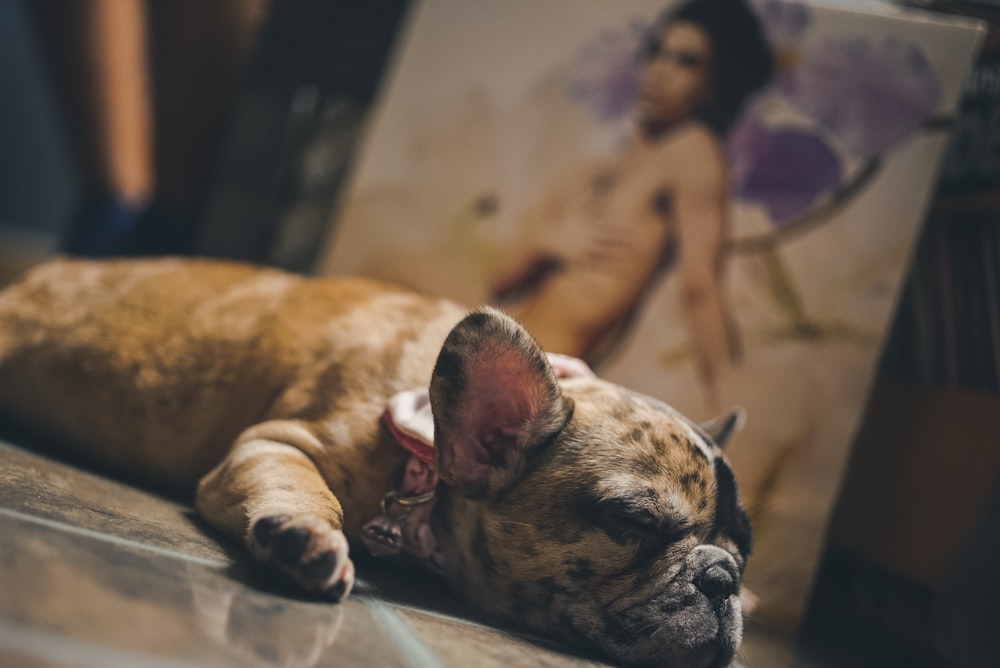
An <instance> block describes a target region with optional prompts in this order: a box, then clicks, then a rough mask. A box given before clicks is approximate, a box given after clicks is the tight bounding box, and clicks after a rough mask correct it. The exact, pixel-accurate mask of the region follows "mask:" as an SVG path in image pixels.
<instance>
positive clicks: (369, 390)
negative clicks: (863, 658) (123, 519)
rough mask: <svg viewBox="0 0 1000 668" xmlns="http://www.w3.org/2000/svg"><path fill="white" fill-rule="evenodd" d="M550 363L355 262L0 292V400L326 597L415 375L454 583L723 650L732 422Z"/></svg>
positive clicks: (570, 636)
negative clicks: (683, 410)
mask: <svg viewBox="0 0 1000 668" xmlns="http://www.w3.org/2000/svg"><path fill="white" fill-rule="evenodd" d="M569 376H570V377H566V378H560V377H558V376H557V374H556V373H555V372H554V371H553V367H552V365H551V364H550V362H549V360H548V358H547V357H546V355H545V354H543V352H542V351H541V350H540V349H539V347H538V346H537V345H536V344H535V342H534V341H533V340H532V338H531V337H530V336H529V335H528V333H527V332H525V330H524V329H523V328H522V327H521V326H520V325H518V324H517V323H516V322H514V321H513V320H512V319H511V318H509V317H508V316H506V315H504V314H503V313H501V312H499V311H497V310H494V309H491V308H481V309H479V310H476V311H473V312H472V313H467V312H466V311H465V310H464V309H462V308H461V307H459V306H457V305H455V304H452V303H450V302H447V301H444V300H439V299H431V298H428V297H423V296H418V295H415V294H412V293H410V292H407V291H404V290H401V289H399V288H396V287H392V286H388V285H384V284H381V283H377V282H373V281H367V280H358V279H307V278H303V277H298V276H293V275H289V274H285V273H281V272H278V271H274V270H262V269H258V268H253V267H249V266H242V265H235V264H226V263H212V262H202V261H182V260H174V259H167V260H143V261H126V260H121V261H111V262H105V263H97V262H84V261H69V260H56V261H53V262H50V263H47V264H44V265H42V266H40V267H38V268H36V269H34V270H32V271H31V272H29V273H28V274H26V275H25V276H24V277H22V278H21V279H20V280H19V281H17V282H16V283H14V284H12V285H11V286H9V287H8V288H7V289H6V290H5V291H3V292H0V409H2V410H3V411H4V412H6V413H8V414H9V415H11V416H13V417H14V418H15V419H17V420H18V421H20V422H22V423H23V424H25V425H27V426H29V427H31V428H33V429H35V430H37V432H39V433H40V434H43V435H45V436H47V437H50V438H54V439H57V440H58V441H60V442H62V443H66V444H71V445H72V446H73V447H74V448H76V449H77V450H79V451H81V452H83V453H86V454H88V455H90V456H92V457H95V458H97V459H98V460H100V461H102V462H104V463H105V464H108V465H111V466H113V467H116V468H118V469H119V470H121V471H123V472H127V473H128V474H130V475H133V476H138V477H141V478H145V479H146V480H149V481H152V482H154V483H156V484H157V485H160V486H162V485H170V486H173V487H176V488H178V489H181V490H188V491H192V490H193V491H195V503H196V506H197V508H198V510H199V511H200V513H201V514H202V516H203V517H204V518H205V519H206V520H207V521H208V522H209V523H210V524H211V525H213V526H214V527H216V528H217V529H219V530H220V531H222V532H223V533H224V534H227V535H229V536H231V537H232V538H234V539H236V540H239V541H242V542H243V543H245V544H246V545H247V547H248V548H249V549H250V551H251V552H252V553H253V554H254V555H255V556H256V558H257V559H259V560H260V561H262V562H264V563H266V564H267V565H269V566H271V567H274V568H276V569H277V570H279V571H281V572H282V573H284V574H285V575H286V576H287V577H289V578H290V579H291V580H293V581H294V582H296V583H298V585H300V586H301V587H303V588H305V589H307V590H309V591H313V592H318V593H320V594H323V595H326V596H328V597H330V598H333V599H339V598H341V597H343V596H345V595H346V594H347V593H348V592H349V590H350V588H351V585H352V583H353V579H354V567H353V565H352V562H351V561H350V560H349V559H348V539H350V541H351V542H352V543H353V544H354V545H355V546H356V547H358V548H361V543H360V541H359V537H360V536H361V534H362V528H363V526H364V525H365V523H366V522H367V521H369V520H371V518H373V517H375V516H378V515H379V513H380V512H381V511H380V502H381V501H382V499H383V497H385V496H386V494H387V492H392V491H393V490H395V489H397V485H398V483H399V479H400V476H401V471H402V470H403V469H404V467H406V466H408V460H409V459H410V455H409V453H408V452H407V451H405V450H403V449H402V448H400V447H399V445H398V443H397V442H396V439H395V438H394V436H393V430H392V429H390V428H389V427H388V425H387V422H386V420H384V419H382V417H383V411H384V409H385V407H386V405H387V402H388V401H389V399H390V397H393V396H394V395H396V394H397V393H399V392H403V391H406V390H412V389H414V388H425V389H426V388H429V396H430V409H431V411H432V413H433V426H434V434H435V435H434V451H435V452H436V465H437V471H438V474H439V475H440V483H438V484H436V485H432V489H434V488H435V487H436V502H435V503H434V506H433V512H432V513H430V514H429V521H428V525H427V526H428V527H429V529H430V530H431V531H432V534H433V537H434V540H435V541H436V551H437V553H438V555H439V557H440V560H439V561H438V562H437V564H436V567H437V568H438V570H440V571H442V573H443V575H444V576H445V578H446V579H447V580H448V581H449V582H450V583H451V585H452V586H453V587H454V589H455V590H456V591H457V592H459V593H460V594H462V595H464V596H465V597H467V598H468V599H470V600H471V601H472V602H473V603H474V604H475V605H477V606H479V607H480V608H481V609H483V610H484V611H487V612H489V613H492V614H494V615H497V616H499V617H501V618H506V619H510V620H513V621H515V622H517V623H519V624H522V625H526V626H527V627H529V628H531V629H534V630H536V631H541V632H543V633H548V634H556V635H558V636H560V637H561V638H563V639H566V640H569V641H571V642H577V643H584V644H586V645H587V646H590V647H596V648H599V649H600V650H603V651H604V652H606V653H607V654H609V655H611V656H612V657H615V658H617V659H618V660H622V661H626V662H636V663H646V664H658V665H667V666H684V667H697V666H725V665H728V664H729V663H730V661H731V660H732V658H733V655H734V653H735V651H736V649H737V647H738V645H739V643H740V637H741V632H742V617H741V609H740V598H739V593H740V579H741V575H742V572H743V567H744V563H745V559H746V557H747V554H748V553H749V551H750V527H749V523H748V521H747V517H746V515H745V513H744V512H743V510H742V509H741V507H740V504H739V500H738V497H737V491H736V485H735V482H734V479H733V473H732V471H731V470H730V467H729V465H728V464H727V463H726V460H725V458H724V457H723V455H722V452H721V450H720V448H719V446H720V445H721V443H722V442H723V441H724V440H725V438H726V437H727V436H728V435H729V433H730V432H731V431H732V429H733V427H734V424H735V422H736V419H735V417H734V416H728V417H727V418H725V419H722V420H719V421H716V422H715V423H714V424H713V425H711V426H710V427H708V428H704V429H703V428H701V427H699V426H697V425H695V424H693V423H691V422H690V421H689V420H687V419H686V418H685V417H683V416H682V415H680V414H679V413H678V412H676V411H675V410H673V409H672V408H670V407H669V406H667V405H665V404H663V403H661V402H659V401H657V400H655V399H651V398H649V397H647V396H643V395H641V394H637V393H635V392H631V391H629V390H626V389H624V388H622V387H619V386H617V385H614V384H612V383H609V382H605V381H602V380H600V379H598V378H596V377H593V376H591V375H588V374H572V373H571V374H569ZM435 480H436V479H435ZM361 549H363V548H361Z"/></svg>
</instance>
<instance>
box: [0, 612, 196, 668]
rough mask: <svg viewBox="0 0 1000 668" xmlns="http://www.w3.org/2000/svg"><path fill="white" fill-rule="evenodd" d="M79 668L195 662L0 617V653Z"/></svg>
mask: <svg viewBox="0 0 1000 668" xmlns="http://www.w3.org/2000/svg"><path fill="white" fill-rule="evenodd" d="M3 652H9V653H13V654H20V655H22V656H25V657H32V658H36V659H42V660H43V661H51V662H53V663H57V664H59V665H62V666H80V667H81V668H135V666H142V667H143V668H194V666H195V665H196V664H193V663H186V662H183V661H173V660H170V659H163V658H160V657H157V656H153V655H152V654H142V653H139V652H132V651H128V650H121V649H115V648H113V647H108V646H106V645H99V644H95V643H90V642H86V641H83V640H77V639H75V638H70V637H69V636H65V635H61V634H58V633H49V632H48V631H40V630H38V629H33V628H29V627H26V626H21V625H19V624H13V623H10V622H5V621H3V620H0V653H3Z"/></svg>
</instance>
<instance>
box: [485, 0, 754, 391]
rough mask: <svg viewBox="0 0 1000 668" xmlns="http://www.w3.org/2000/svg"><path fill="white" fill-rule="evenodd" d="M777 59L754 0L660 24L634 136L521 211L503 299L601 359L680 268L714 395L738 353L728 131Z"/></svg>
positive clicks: (501, 279) (711, 5) (557, 339)
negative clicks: (731, 301) (726, 252)
mask: <svg viewBox="0 0 1000 668" xmlns="http://www.w3.org/2000/svg"><path fill="white" fill-rule="evenodd" d="M771 60H772V56H771V52H770V50H769V48H768V46H767V43H766V41H765V38H764V36H763V34H762V30H761V28H760V26H759V24H758V20H757V18H756V16H755V14H754V13H753V12H752V11H751V10H750V9H749V8H748V7H747V6H746V5H745V4H744V2H743V0H690V1H689V2H687V3H685V4H682V5H680V6H674V7H671V8H670V9H668V10H667V11H665V12H664V13H663V14H662V15H661V16H660V17H659V18H658V19H657V20H656V21H655V22H654V23H653V25H652V27H651V28H650V29H649V32H648V34H647V35H646V37H645V41H644V46H643V48H642V50H641V54H640V63H639V75H638V86H637V90H636V94H635V97H634V99H633V101H632V111H631V113H632V127H631V137H630V140H629V142H628V145H627V146H626V147H624V148H623V149H622V150H621V151H619V152H617V153H615V154H612V155H609V156H607V157H603V158H600V159H598V160H595V161H593V162H590V163H587V164H584V165H582V166H580V167H579V168H577V169H574V170H572V172H571V173H569V174H567V175H566V176H565V178H564V179H562V180H561V181H557V182H556V183H553V184H552V185H551V187H550V188H549V189H548V191H547V192H546V193H544V195H543V196H542V197H541V198H540V199H539V201H537V202H536V203H535V204H534V205H533V206H531V207H529V208H528V210H527V211H525V212H524V214H523V216H522V218H521V221H520V229H521V230H522V237H521V239H520V240H519V242H518V246H517V247H516V248H515V249H512V251H511V252H510V254H509V255H508V257H507V258H506V260H505V261H504V263H503V264H502V265H501V266H500V268H499V269H498V271H497V272H496V273H495V274H494V276H493V279H492V282H491V283H492V285H491V288H492V293H493V297H494V299H495V300H496V301H497V302H499V303H501V304H503V305H504V306H505V307H506V308H508V309H509V310H510V311H511V312H512V313H514V314H515V315H516V316H517V317H518V318H519V319H521V321H522V322H524V323H525V325H526V326H527V327H528V329H529V330H530V331H531V332H532V333H533V334H534V336H535V337H537V338H538V340H539V341H540V342H541V343H542V345H543V346H544V347H545V348H546V349H548V350H552V351H557V352H562V353H565V354H569V355H573V356H577V357H581V358H585V359H588V360H590V361H599V359H600V358H601V357H603V356H605V355H607V354H609V353H611V352H613V348H614V346H615V343H616V342H617V340H619V339H620V337H621V336H622V335H624V334H625V330H626V329H627V326H628V324H629V321H630V319H631V318H632V316H633V315H634V313H635V311H636V309H638V308H640V306H641V304H642V301H643V296H644V294H645V293H646V291H647V290H648V289H649V287H650V286H651V285H652V284H653V283H654V282H656V281H658V280H660V279H661V278H663V277H665V276H667V275H669V276H672V277H673V278H672V279H671V280H676V281H677V282H678V289H679V290H680V294H681V304H682V305H683V310H684V313H683V316H684V319H685V322H686V325H687V328H688V332H689V337H690V339H691V342H692V344H693V346H694V350H695V355H696V363H697V368H698V377H699V378H700V380H701V382H702V384H703V386H704V389H705V394H706V397H707V399H708V401H709V403H710V404H711V403H713V400H714V397H715V388H716V386H717V384H718V382H719V380H720V376H721V375H722V374H724V372H725V369H726V367H727V366H728V365H729V364H730V363H731V362H732V361H734V360H736V359H738V357H739V353H740V346H739V337H738V333H737V329H736V327H735V323H734V320H733V318H732V315H731V313H730V311H729V309H728V307H727V302H726V295H725V290H724V287H723V280H722V278H723V271H724V261H723V247H724V245H725V242H726V240H727V235H728V227H729V200H730V197H729V187H728V186H729V182H730V179H729V175H728V170H727V164H726V157H725V154H724V150H723V138H724V136H725V134H726V132H727V131H728V129H729V128H730V126H731V125H732V123H733V121H734V120H735V119H736V117H737V116H738V114H739V112H740V110H741V109H742V107H743V105H744V103H745V102H746V100H747V99H748V98H749V97H750V96H751V95H752V94H753V93H754V92H755V91H757V90H758V89H759V88H761V87H762V86H763V85H764V84H765V83H766V82H767V81H768V79H769V76H770V73H771V69H772V63H771Z"/></svg>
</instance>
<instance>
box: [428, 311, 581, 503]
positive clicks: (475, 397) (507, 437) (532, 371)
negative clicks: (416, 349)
mask: <svg viewBox="0 0 1000 668" xmlns="http://www.w3.org/2000/svg"><path fill="white" fill-rule="evenodd" d="M430 398H431V410H432V412H433V414H434V444H435V448H436V450H437V463H438V473H439V475H440V476H441V479H442V480H444V481H445V482H446V483H448V484H449V485H452V486H454V487H456V488H458V489H459V490H460V491H462V492H463V493H466V494H469V495H476V494H482V493H485V492H488V491H491V490H493V491H495V490H497V489H500V488H501V487H503V486H504V485H505V484H506V483H508V482H509V481H511V480H513V479H514V478H516V476H517V474H518V473H519V471H520V469H521V468H522V467H521V465H522V464H523V462H524V459H525V454H526V452H527V451H529V450H531V449H532V448H533V447H536V446H538V445H539V444H541V443H543V442H545V441H546V440H547V439H548V438H549V437H551V436H552V435H553V434H555V433H556V432H557V431H559V430H560V429H561V428H562V427H563V426H564V425H565V423H566V421H567V420H568V419H569V415H570V412H571V405H570V403H569V401H568V400H566V399H565V398H564V397H563V396H562V393H561V392H560V390H559V383H558V382H557V380H556V376H555V373H554V372H553V370H552V366H551V365H550V364H549V361H548V360H547V359H546V357H545V354H544V353H543V352H542V350H541V348H539V346H538V344H537V343H535V341H534V339H532V338H531V336H530V335H529V334H528V333H527V332H526V331H525V330H524V328H523V327H521V325H519V324H518V323H517V322H515V321H514V320H513V319H512V318H510V317H509V316H507V315H505V314H504V313H502V312H501V311H498V310H496V309H493V308H489V307H483V308H480V309H478V310H476V311H473V312H472V313H470V314H469V315H468V316H466V317H465V319H464V320H462V321H461V322H460V323H459V324H458V325H456V326H455V328H454V329H453V330H452V331H451V334H449V335H448V338H447V339H446V340H445V342H444V346H442V348H441V353H440V355H439V356H438V359H437V364H436V365H435V367H434V374H433V376H432V377H431V387H430Z"/></svg>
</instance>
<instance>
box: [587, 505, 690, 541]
mask: <svg viewBox="0 0 1000 668" xmlns="http://www.w3.org/2000/svg"><path fill="white" fill-rule="evenodd" d="M592 512H593V515H592V516H593V519H594V523H595V524H596V525H597V526H598V527H600V528H601V529H603V530H604V531H605V532H606V533H607V534H608V535H609V536H610V537H611V538H612V540H615V541H617V542H621V541H622V540H623V539H625V540H628V539H632V540H635V539H639V540H655V541H656V542H657V543H660V544H662V545H664V546H665V545H667V544H669V543H673V542H675V541H677V540H680V539H681V538H683V536H684V534H685V533H686V532H687V530H688V527H687V526H685V525H683V524H679V523H676V522H673V521H671V520H669V519H666V518H663V517H659V516H657V515H656V514H654V513H653V512H652V511H651V510H650V509H648V508H644V507H642V506H640V505H637V504H636V503H635V502H634V501H633V500H629V499H608V500H602V501H597V502H596V503H595V504H594V506H593V510H592Z"/></svg>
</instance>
